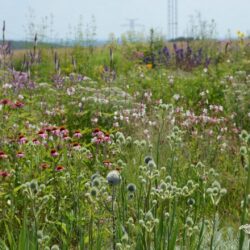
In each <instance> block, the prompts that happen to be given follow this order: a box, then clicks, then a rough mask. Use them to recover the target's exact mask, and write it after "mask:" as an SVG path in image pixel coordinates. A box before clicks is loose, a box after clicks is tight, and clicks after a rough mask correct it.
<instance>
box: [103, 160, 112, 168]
mask: <svg viewBox="0 0 250 250" xmlns="http://www.w3.org/2000/svg"><path fill="white" fill-rule="evenodd" d="M102 163H103V165H104V166H105V167H107V168H111V166H112V162H111V161H110V160H104V161H103V162H102Z"/></svg>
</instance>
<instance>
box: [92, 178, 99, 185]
mask: <svg viewBox="0 0 250 250" xmlns="http://www.w3.org/2000/svg"><path fill="white" fill-rule="evenodd" d="M91 184H92V186H94V187H99V186H100V185H101V180H100V178H95V179H94V180H93V181H92V182H91Z"/></svg>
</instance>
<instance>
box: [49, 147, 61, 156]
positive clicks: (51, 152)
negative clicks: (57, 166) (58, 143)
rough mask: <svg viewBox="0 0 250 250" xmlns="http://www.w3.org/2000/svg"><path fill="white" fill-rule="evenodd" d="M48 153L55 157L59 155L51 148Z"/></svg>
mask: <svg viewBox="0 0 250 250" xmlns="http://www.w3.org/2000/svg"><path fill="white" fill-rule="evenodd" d="M50 155H51V156H52V157H57V156H58V155H59V153H58V152H57V151H56V150H55V149H52V150H51V151H50Z"/></svg>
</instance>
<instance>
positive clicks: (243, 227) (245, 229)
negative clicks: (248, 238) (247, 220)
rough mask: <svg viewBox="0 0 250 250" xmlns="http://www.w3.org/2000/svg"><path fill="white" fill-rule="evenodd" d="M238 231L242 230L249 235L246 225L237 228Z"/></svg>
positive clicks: (249, 229) (247, 225)
mask: <svg viewBox="0 0 250 250" xmlns="http://www.w3.org/2000/svg"><path fill="white" fill-rule="evenodd" d="M239 229H240V230H243V231H244V232H245V233H246V234H248V235H250V225H249V224H246V225H242V226H240V227H239Z"/></svg>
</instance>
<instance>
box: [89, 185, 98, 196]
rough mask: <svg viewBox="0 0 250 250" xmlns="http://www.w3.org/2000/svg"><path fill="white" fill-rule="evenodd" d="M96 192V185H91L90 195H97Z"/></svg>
mask: <svg viewBox="0 0 250 250" xmlns="http://www.w3.org/2000/svg"><path fill="white" fill-rule="evenodd" d="M97 193H98V190H97V188H96V187H92V188H91V190H90V194H91V196H94V197H95V196H96V195H97Z"/></svg>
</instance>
